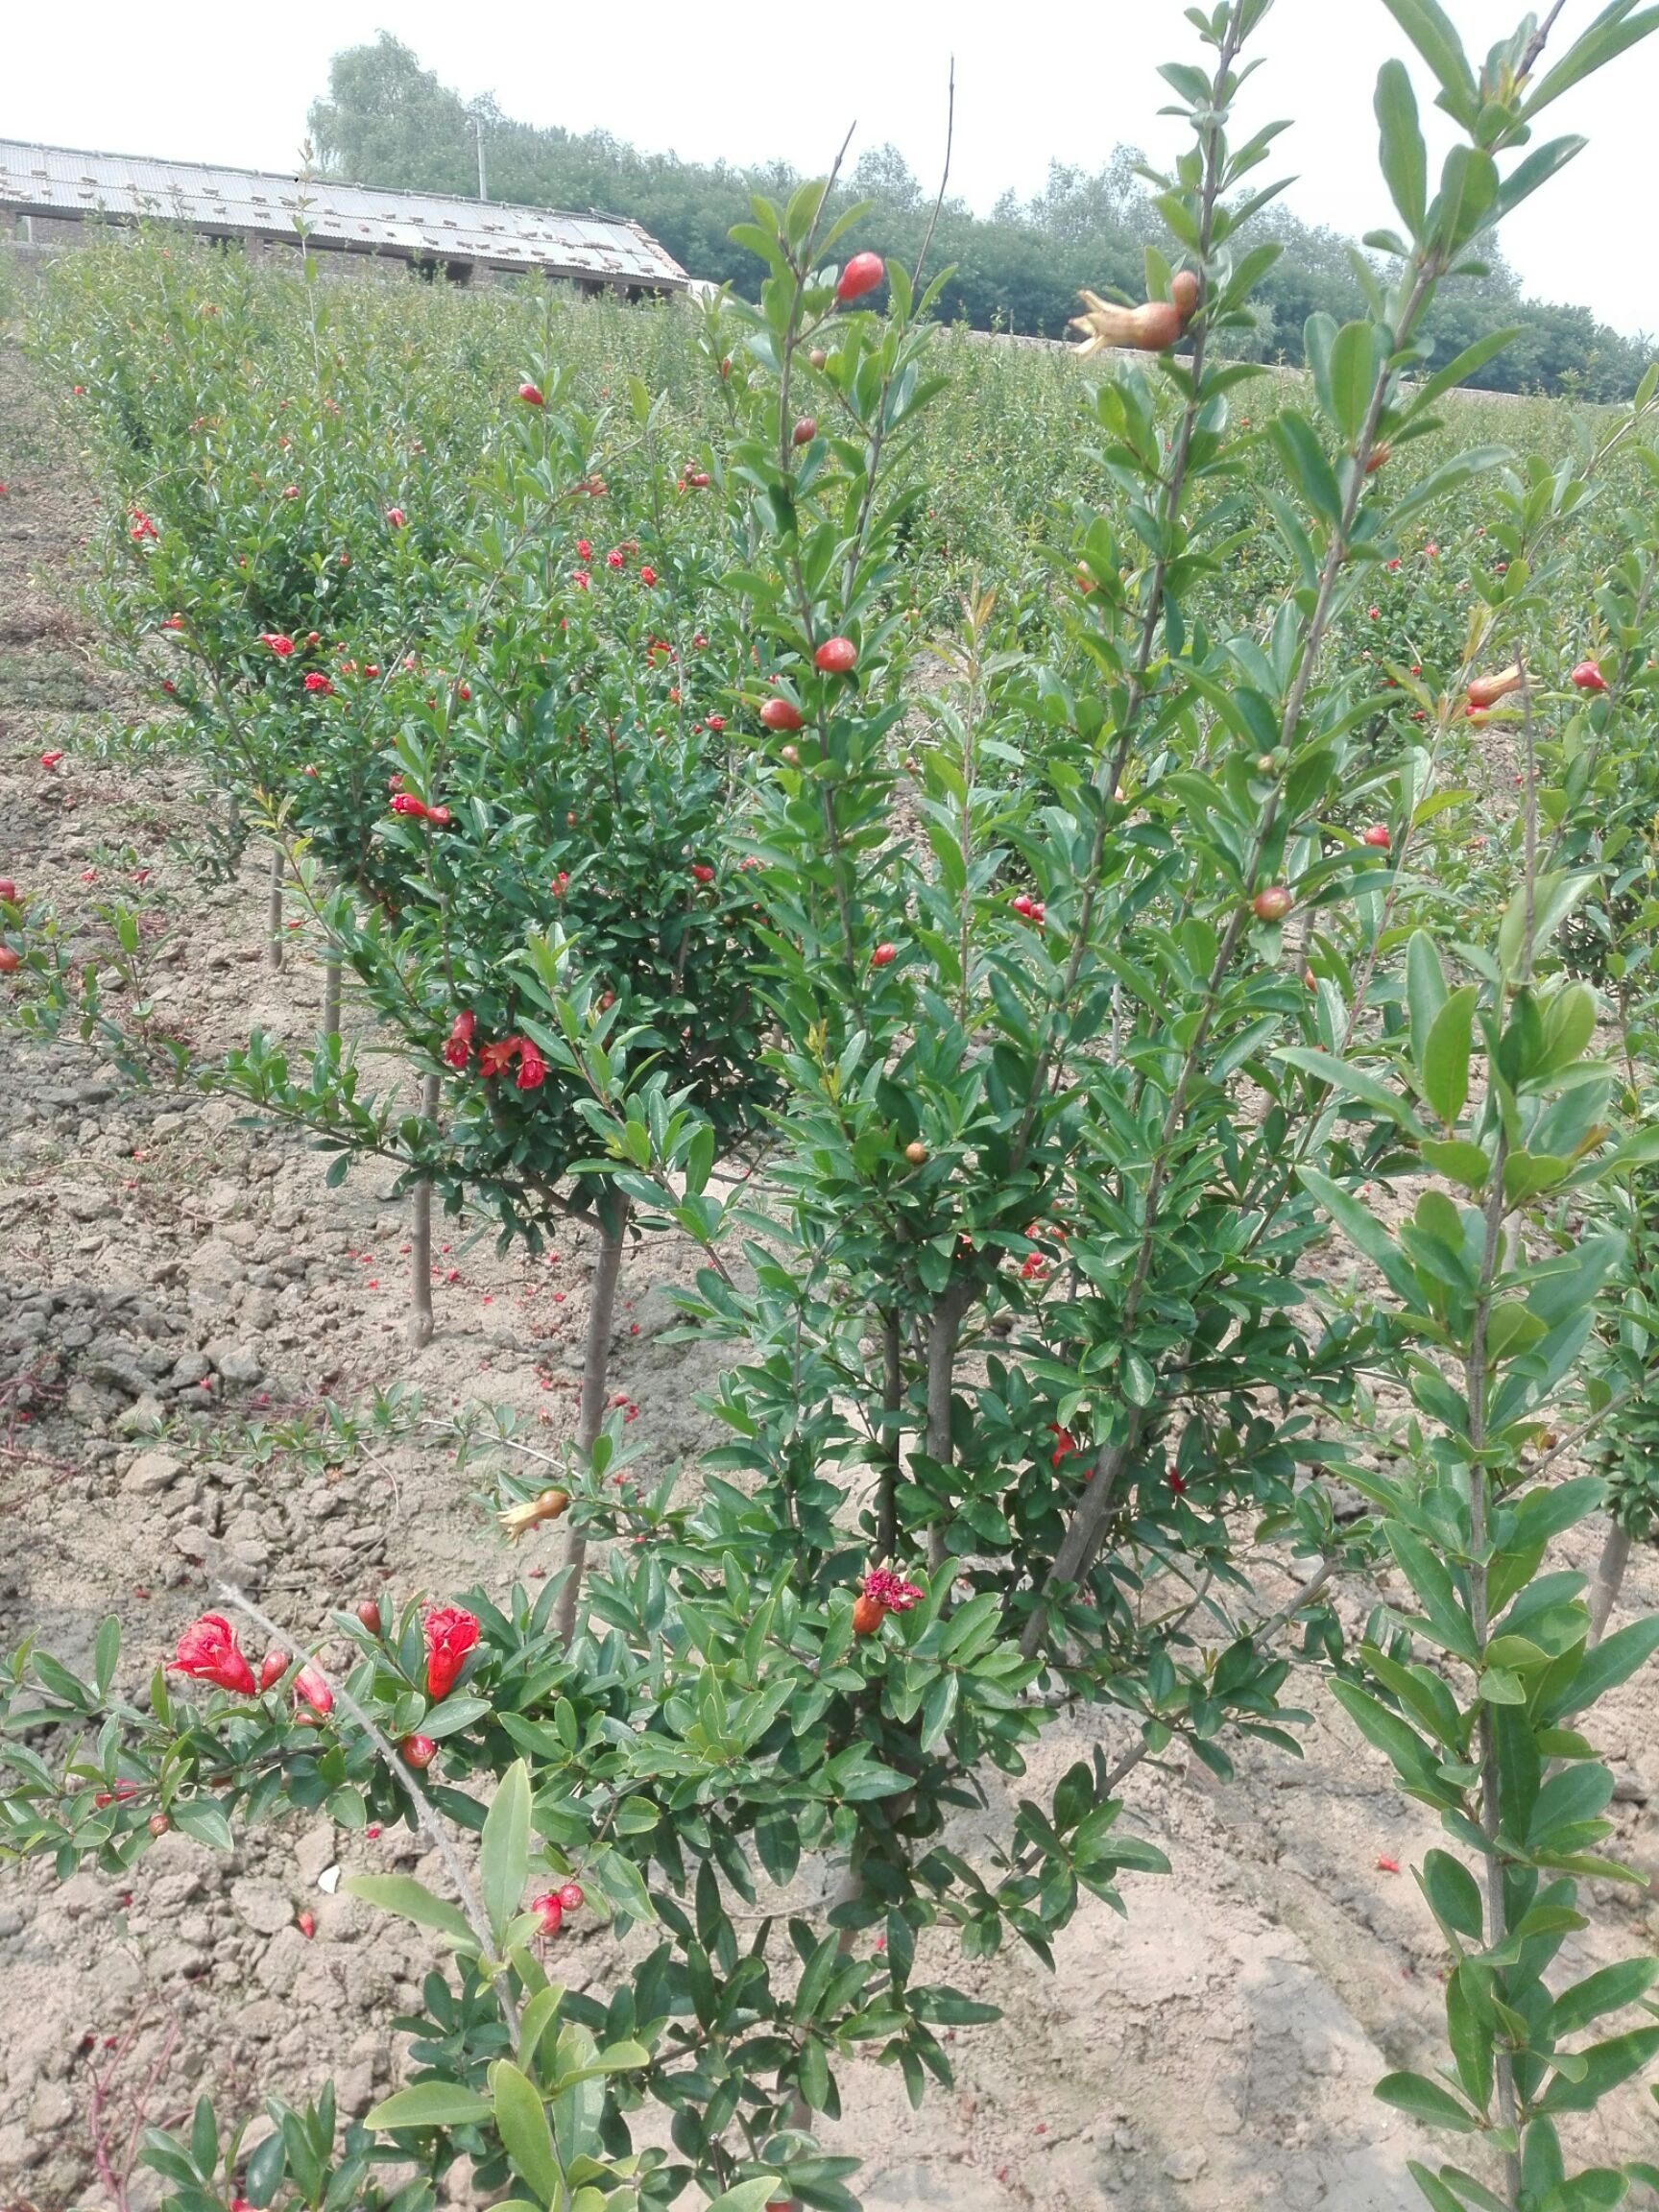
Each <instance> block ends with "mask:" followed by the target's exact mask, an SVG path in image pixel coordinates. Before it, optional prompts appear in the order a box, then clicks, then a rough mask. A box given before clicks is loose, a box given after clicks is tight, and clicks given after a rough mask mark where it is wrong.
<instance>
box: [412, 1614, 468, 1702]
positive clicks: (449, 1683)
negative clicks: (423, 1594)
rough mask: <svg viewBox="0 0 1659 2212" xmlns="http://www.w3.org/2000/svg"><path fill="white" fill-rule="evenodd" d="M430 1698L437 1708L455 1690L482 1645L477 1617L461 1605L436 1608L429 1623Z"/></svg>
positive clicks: (428, 1694)
mask: <svg viewBox="0 0 1659 2212" xmlns="http://www.w3.org/2000/svg"><path fill="white" fill-rule="evenodd" d="M425 1635H426V1695H427V1696H428V1697H430V1698H431V1700H432V1702H433V1703H434V1704H435V1705H436V1704H438V1703H439V1702H440V1701H441V1700H442V1699H443V1698H445V1697H447V1696H448V1695H449V1693H450V1691H451V1690H453V1689H454V1687H455V1684H456V1680H457V1678H458V1677H459V1675H460V1672H461V1670H462V1668H463V1667H464V1666H465V1665H466V1664H467V1654H468V1652H469V1651H470V1650H471V1649H472V1648H473V1647H474V1646H475V1645H476V1644H477V1642H478V1623H477V1620H476V1618H475V1617H474V1616H473V1615H472V1614H470V1613H468V1612H466V1611H464V1610H463V1608H462V1607H461V1606H459V1605H434V1606H433V1607H432V1609H431V1610H430V1612H428V1614H427V1616H426V1620H425Z"/></svg>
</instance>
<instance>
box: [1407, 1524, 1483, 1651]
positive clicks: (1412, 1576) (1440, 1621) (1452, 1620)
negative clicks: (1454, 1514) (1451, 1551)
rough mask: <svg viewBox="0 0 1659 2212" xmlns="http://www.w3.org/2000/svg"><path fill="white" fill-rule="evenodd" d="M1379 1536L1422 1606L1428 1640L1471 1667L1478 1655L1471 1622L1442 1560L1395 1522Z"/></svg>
mask: <svg viewBox="0 0 1659 2212" xmlns="http://www.w3.org/2000/svg"><path fill="white" fill-rule="evenodd" d="M1383 1535H1384V1537H1385V1538H1386V1540H1387V1545H1388V1549H1389V1551H1392V1552H1393V1554H1394V1561H1395V1564H1396V1566H1398V1568H1399V1569H1400V1572H1401V1573H1402V1574H1403V1575H1405V1577H1406V1579H1407V1582H1409V1583H1410V1585H1411V1588H1412V1591H1413V1593H1414V1595H1415V1596H1416V1598H1417V1599H1418V1602H1419V1603H1420V1604H1421V1605H1422V1607H1423V1611H1424V1614H1425V1615H1426V1617H1427V1619H1428V1623H1429V1629H1430V1635H1431V1641H1432V1642H1434V1643H1436V1644H1438V1645H1439V1646H1440V1647H1442V1649H1444V1650H1447V1651H1451V1652H1454V1653H1455V1655H1456V1656H1457V1657H1458V1658H1459V1659H1464V1660H1467V1661H1468V1663H1469V1664H1470V1665H1471V1666H1473V1665H1474V1664H1475V1663H1476V1661H1477V1660H1478V1659H1479V1655H1480V1647H1479V1643H1478V1642H1477V1641H1476V1636H1475V1624H1474V1623H1473V1622H1472V1621H1471V1620H1470V1618H1469V1616H1468V1614H1467V1613H1466V1612H1465V1611H1464V1609H1463V1607H1462V1605H1461V1603H1460V1602H1459V1601H1458V1597H1457V1591H1456V1587H1455V1584H1454V1582H1453V1580H1452V1574H1451V1570H1450V1569H1449V1568H1448V1567H1447V1565H1446V1563H1445V1561H1444V1560H1442V1559H1441V1558H1440V1557H1439V1556H1438V1555H1437V1554H1436V1553H1435V1552H1434V1551H1431V1549H1430V1547H1429V1546H1428V1545H1427V1544H1425V1543H1424V1542H1423V1540H1422V1538H1421V1537H1419V1536H1414V1535H1412V1533H1411V1532H1410V1530H1409V1529H1408V1528H1406V1527H1403V1526H1402V1525H1401V1524H1400V1523H1399V1522H1398V1521H1390V1522H1389V1523H1387V1524H1386V1526H1385V1527H1384V1529H1383Z"/></svg>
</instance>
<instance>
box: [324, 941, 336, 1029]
mask: <svg viewBox="0 0 1659 2212" xmlns="http://www.w3.org/2000/svg"><path fill="white" fill-rule="evenodd" d="M323 1034H324V1036H325V1037H338V1036H339V1034H340V956H339V954H338V953H330V954H329V956H328V958H327V959H326V960H325V961H324V963H323Z"/></svg>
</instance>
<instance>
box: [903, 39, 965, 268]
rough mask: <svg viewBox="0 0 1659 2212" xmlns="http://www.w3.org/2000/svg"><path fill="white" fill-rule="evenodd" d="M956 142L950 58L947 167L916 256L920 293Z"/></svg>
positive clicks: (953, 68) (953, 66)
mask: <svg viewBox="0 0 1659 2212" xmlns="http://www.w3.org/2000/svg"><path fill="white" fill-rule="evenodd" d="M955 142H956V57H955V55H954V54H952V55H951V57H950V85H949V87H948V89H947V92H946V96H945V166H944V168H943V169H942V170H941V171H940V173H939V195H938V198H937V199H936V200H935V201H934V203H933V212H932V214H931V215H929V216H928V218H927V228H926V232H925V233H924V235H923V239H922V251H921V252H920V253H918V254H917V256H916V275H915V276H914V278H913V279H912V282H913V284H914V287H915V289H916V291H917V292H918V293H920V291H921V290H922V272H923V270H924V269H925V268H926V264H927V249H928V248H929V247H930V246H931V245H932V243H933V231H934V228H935V226H936V225H937V223H938V221H939V211H940V209H941V208H942V207H943V206H944V204H945V187H946V185H947V184H948V183H949V182H950V149H951V147H952V146H953V145H954V144H955Z"/></svg>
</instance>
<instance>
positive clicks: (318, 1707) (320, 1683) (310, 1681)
mask: <svg viewBox="0 0 1659 2212" xmlns="http://www.w3.org/2000/svg"><path fill="white" fill-rule="evenodd" d="M294 1695H295V1696H296V1697H302V1698H303V1699H304V1701H305V1703H306V1704H307V1705H309V1706H310V1708H311V1710H312V1712H313V1713H320V1714H327V1713H331V1712H332V1711H333V1710H334V1693H333V1691H332V1690H330V1689H329V1687H328V1685H327V1683H326V1682H325V1680H324V1679H323V1676H322V1674H321V1672H320V1671H318V1669H317V1668H315V1667H313V1666H312V1665H311V1663H310V1662H309V1660H307V1662H306V1663H305V1665H304V1666H303V1667H301V1670H300V1671H299V1673H298V1674H296V1675H295V1677H294Z"/></svg>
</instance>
